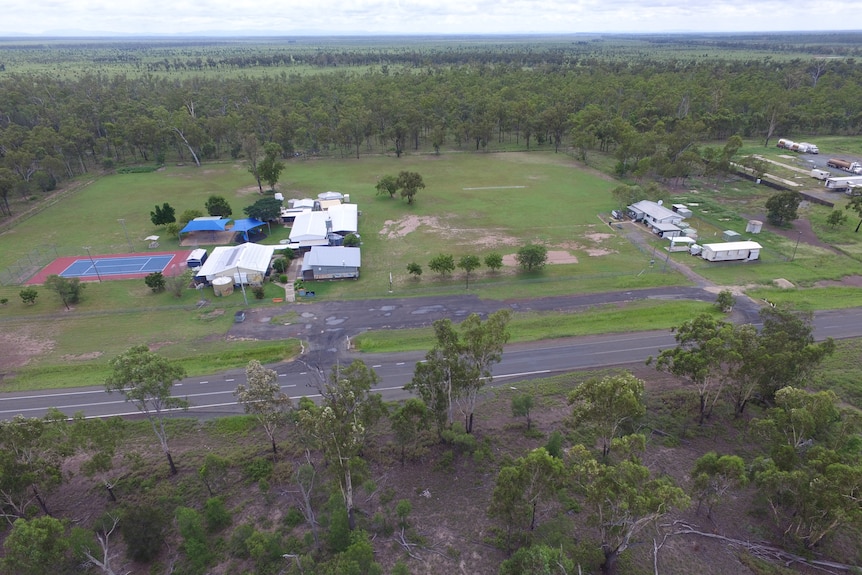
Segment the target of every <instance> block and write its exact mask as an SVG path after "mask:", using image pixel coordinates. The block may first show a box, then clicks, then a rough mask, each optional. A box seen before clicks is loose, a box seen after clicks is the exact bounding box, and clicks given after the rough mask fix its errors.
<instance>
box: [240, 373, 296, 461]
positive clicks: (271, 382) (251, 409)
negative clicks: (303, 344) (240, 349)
mask: <svg viewBox="0 0 862 575" xmlns="http://www.w3.org/2000/svg"><path fill="white" fill-rule="evenodd" d="M245 374H246V383H245V384H242V383H241V384H239V385H237V386H236V391H234V395H235V396H236V398H237V402H239V403H241V404H242V406H243V409H245V412H246V413H248V414H250V415H253V416H254V418H255V419H257V421H258V423H260V425H261V426H262V427H263V430H264V432H265V433H266V436H267V437H268V438H269V442H270V445H271V446H272V453H273V456H274V455H275V454H276V453H278V447H277V446H276V442H275V434H276V432H277V431H278V429H279V428H280V427H283V426H284V425H285V424H286V423H287V422H288V419H289V415H290V411H291V409H292V407H293V406H292V404H291V401H290V398H289V397H288V396H287V394H285V393H284V392H283V391H282V390H281V386H280V385H279V384H278V373H276V372H275V371H274V370H272V369H268V368H266V367H264V366H263V365H261V363H260V362H259V361H257V360H256V359H253V360H251V361H250V362H248V366H246V368H245Z"/></svg>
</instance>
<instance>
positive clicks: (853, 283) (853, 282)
mask: <svg viewBox="0 0 862 575" xmlns="http://www.w3.org/2000/svg"><path fill="white" fill-rule="evenodd" d="M814 285H815V287H836V286H843V287H862V276H844V277H843V278H841V279H840V280H823V281H819V282H817V283H816V284H814Z"/></svg>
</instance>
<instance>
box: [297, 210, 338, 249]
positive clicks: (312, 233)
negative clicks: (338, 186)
mask: <svg viewBox="0 0 862 575" xmlns="http://www.w3.org/2000/svg"><path fill="white" fill-rule="evenodd" d="M328 217H329V213H328V212H302V213H301V214H297V216H296V219H295V220H293V227H292V228H291V229H290V241H292V242H302V241H312V240H321V239H323V240H325V239H326V218H328Z"/></svg>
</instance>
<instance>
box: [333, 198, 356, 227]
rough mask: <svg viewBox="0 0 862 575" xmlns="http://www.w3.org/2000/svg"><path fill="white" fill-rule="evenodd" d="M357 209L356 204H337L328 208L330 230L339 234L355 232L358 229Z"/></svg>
mask: <svg viewBox="0 0 862 575" xmlns="http://www.w3.org/2000/svg"><path fill="white" fill-rule="evenodd" d="M358 214H359V211H358V209H357V207H356V204H338V205H337V206H332V207H331V208H329V217H330V218H332V231H333V232H336V233H339V234H351V233H352V234H355V233H356V232H357V231H358V230H359V227H358V226H359V217H358Z"/></svg>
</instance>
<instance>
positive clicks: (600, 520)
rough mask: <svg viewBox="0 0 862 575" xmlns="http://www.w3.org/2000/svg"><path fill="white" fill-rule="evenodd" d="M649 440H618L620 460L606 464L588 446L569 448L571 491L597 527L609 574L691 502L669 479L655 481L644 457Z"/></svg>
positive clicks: (604, 567)
mask: <svg viewBox="0 0 862 575" xmlns="http://www.w3.org/2000/svg"><path fill="white" fill-rule="evenodd" d="M643 449H644V437H643V436H640V435H637V436H626V437H624V438H621V439H616V440H614V443H613V446H612V451H613V452H614V455H615V456H616V458H617V460H616V461H615V462H600V461H598V460H596V458H595V457H594V456H593V455H592V454H591V453H590V451H589V450H588V449H587V448H585V447H584V446H583V445H575V446H574V447H573V448H572V449H570V450H569V454H568V456H569V467H568V469H567V478H568V489H569V491H570V492H571V493H572V494H573V495H574V496H575V497H576V498H577V499H578V501H579V504H580V508H581V511H582V513H584V514H586V516H587V520H588V521H589V522H590V523H591V524H593V525H594V526H595V528H596V529H597V532H598V536H599V546H600V548H601V550H602V553H603V555H604V562H603V563H602V572H603V573H612V572H613V570H614V566H615V565H616V562H617V559H618V558H619V556H620V554H621V553H623V552H624V551H625V550H626V549H628V548H629V547H630V546H632V545H633V544H635V543H636V538H637V537H638V536H639V535H640V534H641V533H642V532H643V531H644V530H645V529H647V528H648V527H650V526H653V525H655V524H656V523H657V522H658V521H659V520H660V519H661V518H662V517H664V516H666V515H667V514H668V513H670V512H672V511H673V510H674V509H684V508H686V507H688V505H689V503H690V499H689V497H688V496H687V495H686V494H685V492H684V491H683V490H682V489H680V488H679V487H677V486H676V485H675V484H674V483H673V481H672V480H671V479H670V478H668V477H653V475H652V473H651V472H650V470H649V468H648V467H646V466H645V465H644V464H643V463H642V462H641V460H640V459H639V458H638V456H637V454H638V452H640V451H642V450H643Z"/></svg>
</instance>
